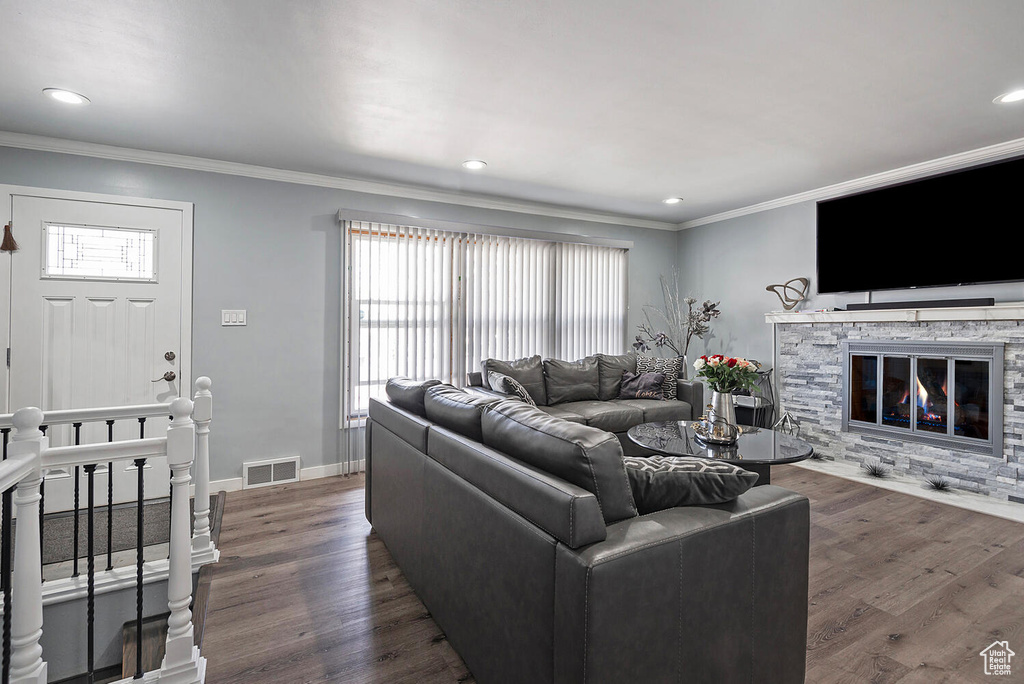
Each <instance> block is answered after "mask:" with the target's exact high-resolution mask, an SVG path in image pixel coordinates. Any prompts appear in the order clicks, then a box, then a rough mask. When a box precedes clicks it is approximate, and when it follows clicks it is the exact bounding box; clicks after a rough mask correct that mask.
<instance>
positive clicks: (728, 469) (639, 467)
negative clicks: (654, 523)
mask: <svg viewBox="0 0 1024 684" xmlns="http://www.w3.org/2000/svg"><path fill="white" fill-rule="evenodd" d="M623 462H624V463H625V464H626V474H627V475H629V486H630V488H631V489H632V490H633V500H634V501H636V506H637V509H638V510H639V511H640V513H641V514H645V513H653V512H655V511H660V510H663V509H666V508H674V507H675V506H704V505H708V504H717V503H725V502H726V501H732V500H733V499H735V498H736V497H738V496H739V495H740V494H742V493H743V492H745V491H747V490H748V489H750V488H751V487H753V486H754V484H755V483H756V482H757V473H752V472H750V471H749V470H744V469H743V468H740V467H739V466H736V465H732V464H731V463H723V462H722V461H716V460H715V459H713V458H694V457H692V456H685V457H680V456H657V455H656V456H647V457H636V456H628V457H626V458H624V459H623Z"/></svg>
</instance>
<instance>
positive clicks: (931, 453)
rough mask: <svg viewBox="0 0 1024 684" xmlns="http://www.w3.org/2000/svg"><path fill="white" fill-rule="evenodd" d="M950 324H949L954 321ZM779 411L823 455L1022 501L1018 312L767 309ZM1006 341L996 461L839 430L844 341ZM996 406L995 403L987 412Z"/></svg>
mask: <svg viewBox="0 0 1024 684" xmlns="http://www.w3.org/2000/svg"><path fill="white" fill-rule="evenodd" d="M950 319H952V320H950ZM766 320H767V321H768V322H769V323H773V324H775V326H776V351H775V357H776V358H775V363H776V372H775V377H776V383H777V386H778V392H779V401H780V405H781V408H782V410H785V411H789V413H790V414H792V415H793V416H794V417H795V418H797V419H798V420H799V422H800V425H801V432H800V434H801V436H802V437H803V438H805V439H807V440H808V441H810V442H811V443H813V444H814V446H815V450H816V451H819V452H820V453H821V454H823V455H824V456H825V457H826V458H830V459H836V460H842V461H851V462H855V463H875V462H881V463H883V464H885V465H887V466H889V467H890V468H892V469H893V471H894V472H895V473H898V474H901V475H904V476H909V477H912V478H918V479H920V480H921V481H922V483H923V482H924V479H925V477H927V476H930V475H939V476H942V477H945V478H946V479H947V480H949V481H950V483H951V484H952V485H953V486H954V487H956V488H959V489H965V490H969V491H974V492H978V493H982V494H986V495H989V496H992V497H995V498H998V499H1003V500H1010V501H1015V502H1017V503H1024V307H1021V306H997V307H980V308H977V309H922V310H920V311H915V310H911V311H908V310H887V311H858V312H834V313H771V314H768V315H767V316H766ZM854 340H878V341H883V340H907V341H923V342H934V341H941V342H947V341H965V342H1002V343H1003V344H1004V345H1005V346H1004V358H1003V400H1002V404H1003V405H1002V409H1003V412H1002V417H1003V420H1002V432H1003V446H1002V452H1003V453H1002V457H1001V458H1000V457H993V455H991V454H981V453H971V452H970V451H966V450H960V449H951V448H948V447H944V446H943V447H940V446H935V445H929V444H920V443H915V442H911V441H904V440H900V439H893V438H888V437H879V436H877V435H867V434H857V433H854V432H844V431H843V421H842V418H843V415H842V414H843V411H842V406H843V404H842V402H843V362H844V354H843V348H842V346H843V342H848V341H854ZM993 409H995V407H993Z"/></svg>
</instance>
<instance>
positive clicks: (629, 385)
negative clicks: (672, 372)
mask: <svg viewBox="0 0 1024 684" xmlns="http://www.w3.org/2000/svg"><path fill="white" fill-rule="evenodd" d="M664 384H665V374H664V373H630V372H629V371H622V385H621V387H620V389H619V397H618V398H619V399H660V400H664V399H665V391H664V389H663V387H664Z"/></svg>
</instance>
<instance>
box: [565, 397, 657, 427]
mask: <svg viewBox="0 0 1024 684" xmlns="http://www.w3.org/2000/svg"><path fill="white" fill-rule="evenodd" d="M559 405H560V406H562V407H563V408H565V409H566V410H567V411H570V412H572V413H575V414H576V415H578V416H582V417H583V419H584V420H586V421H587V425H589V426H590V427H596V428H597V429H599V430H607V431H608V432H625V431H626V430H628V429H629V428H631V427H633V426H634V425H639V424H640V423H642V422H644V412H643V411H642V410H641V409H638V408H636V407H634V406H629V405H628V404H622V403H619V402H617V401H571V402H569V403H568V404H559Z"/></svg>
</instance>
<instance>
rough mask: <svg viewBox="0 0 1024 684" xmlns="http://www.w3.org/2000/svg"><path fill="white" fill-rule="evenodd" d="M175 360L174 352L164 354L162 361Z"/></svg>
mask: <svg viewBox="0 0 1024 684" xmlns="http://www.w3.org/2000/svg"><path fill="white" fill-rule="evenodd" d="M175 358H177V357H176V356H175V355H174V352H167V353H166V354H164V359H166V360H167V361H173V360H174V359H175Z"/></svg>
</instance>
